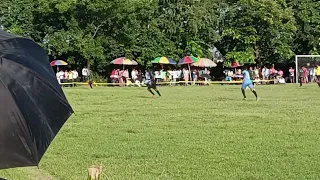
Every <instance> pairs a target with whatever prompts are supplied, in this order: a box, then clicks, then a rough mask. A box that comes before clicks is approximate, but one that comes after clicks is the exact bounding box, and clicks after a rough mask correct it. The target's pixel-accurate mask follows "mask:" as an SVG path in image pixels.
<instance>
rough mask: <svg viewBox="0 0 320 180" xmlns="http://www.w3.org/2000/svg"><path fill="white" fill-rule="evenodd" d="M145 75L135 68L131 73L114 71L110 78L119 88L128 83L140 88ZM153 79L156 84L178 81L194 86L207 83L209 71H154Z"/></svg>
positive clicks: (174, 83)
mask: <svg viewBox="0 0 320 180" xmlns="http://www.w3.org/2000/svg"><path fill="white" fill-rule="evenodd" d="M145 74H146V72H143V71H141V70H138V69H135V68H134V69H133V70H132V71H131V72H129V70H128V69H124V70H120V69H114V70H112V72H111V76H110V78H111V82H112V83H119V84H120V86H122V85H123V86H124V85H126V84H128V83H129V84H130V83H134V84H136V85H137V86H141V83H142V82H144V79H145ZM154 77H155V81H156V82H157V83H161V82H169V84H170V85H176V83H177V82H178V81H184V84H185V85H188V84H190V83H193V84H195V83H196V82H197V81H198V80H204V81H207V80H210V79H211V76H210V70H208V69H204V70H202V69H196V68H193V69H191V70H190V71H189V69H188V68H182V69H170V68H169V69H161V70H155V71H154Z"/></svg>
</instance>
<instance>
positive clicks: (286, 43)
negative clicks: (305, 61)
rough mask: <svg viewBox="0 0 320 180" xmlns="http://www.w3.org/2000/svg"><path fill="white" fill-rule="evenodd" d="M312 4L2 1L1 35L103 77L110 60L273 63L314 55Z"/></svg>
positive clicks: (297, 0) (316, 21)
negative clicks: (216, 54)
mask: <svg viewBox="0 0 320 180" xmlns="http://www.w3.org/2000/svg"><path fill="white" fill-rule="evenodd" d="M319 9H320V2H318V1H315V0H174V1H168V0H50V1H48V0H2V3H1V4H0V25H1V28H2V29H5V30H7V31H10V32H12V33H16V34H19V35H23V36H25V37H29V38H32V39H33V40H34V41H36V42H37V43H39V44H40V45H41V46H42V47H44V48H45V49H46V50H47V51H48V54H49V55H50V57H51V58H59V59H65V60H67V61H68V62H69V63H70V64H72V65H75V66H78V67H83V66H87V65H90V67H91V68H92V69H93V70H94V71H96V72H98V73H104V69H105V68H106V66H108V63H109V62H110V61H112V60H113V59H115V58H117V57H121V56H125V57H128V58H133V59H135V60H137V61H138V62H139V63H140V64H142V65H144V66H148V65H149V64H150V61H151V60H153V59H154V58H155V57H158V56H167V57H171V58H173V59H174V60H176V61H178V60H179V59H180V58H181V57H183V56H185V55H193V56H196V57H207V58H212V56H213V55H212V49H213V48H217V49H219V51H220V52H221V53H222V54H223V55H224V56H225V58H226V62H229V61H231V60H237V61H238V62H239V63H240V64H241V63H245V62H257V63H259V64H263V63H267V62H269V63H277V62H288V61H292V60H293V55H294V54H319V53H320V14H319Z"/></svg>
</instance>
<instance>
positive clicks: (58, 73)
mask: <svg viewBox="0 0 320 180" xmlns="http://www.w3.org/2000/svg"><path fill="white" fill-rule="evenodd" d="M56 78H57V80H58V83H59V84H60V83H61V82H60V72H59V71H57V73H56Z"/></svg>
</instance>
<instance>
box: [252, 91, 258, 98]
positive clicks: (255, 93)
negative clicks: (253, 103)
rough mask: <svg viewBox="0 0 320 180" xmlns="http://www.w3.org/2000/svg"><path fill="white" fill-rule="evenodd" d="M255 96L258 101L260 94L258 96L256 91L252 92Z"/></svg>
mask: <svg viewBox="0 0 320 180" xmlns="http://www.w3.org/2000/svg"><path fill="white" fill-rule="evenodd" d="M252 92H253V94H254V96H256V99H258V94H257V91H256V90H252Z"/></svg>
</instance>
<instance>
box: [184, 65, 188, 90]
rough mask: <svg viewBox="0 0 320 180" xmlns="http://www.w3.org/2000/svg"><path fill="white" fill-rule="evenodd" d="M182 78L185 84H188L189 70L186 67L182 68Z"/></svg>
mask: <svg viewBox="0 0 320 180" xmlns="http://www.w3.org/2000/svg"><path fill="white" fill-rule="evenodd" d="M183 79H184V81H185V85H186V86H188V84H189V71H188V69H186V68H183Z"/></svg>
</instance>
